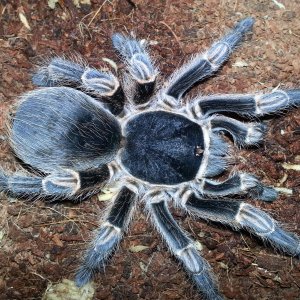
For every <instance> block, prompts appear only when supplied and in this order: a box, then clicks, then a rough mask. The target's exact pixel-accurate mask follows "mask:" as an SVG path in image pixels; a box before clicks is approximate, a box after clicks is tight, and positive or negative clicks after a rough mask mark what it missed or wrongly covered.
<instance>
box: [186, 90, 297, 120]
mask: <svg viewBox="0 0 300 300" xmlns="http://www.w3.org/2000/svg"><path fill="white" fill-rule="evenodd" d="M291 106H300V89H294V90H285V91H284V90H275V91H273V92H271V93H266V94H259V93H257V94H231V95H213V96H204V97H198V98H196V99H194V100H193V101H191V102H189V103H188V104H187V111H188V112H189V113H190V114H191V115H192V116H193V117H194V118H196V119H202V118H203V116H208V115H211V114H214V113H218V112H234V113H237V114H240V115H246V116H262V115H266V114H270V113H275V112H278V111H280V110H283V109H286V108H289V107H291Z"/></svg>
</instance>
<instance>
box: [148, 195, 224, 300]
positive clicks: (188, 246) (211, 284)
mask: <svg viewBox="0 0 300 300" xmlns="http://www.w3.org/2000/svg"><path fill="white" fill-rule="evenodd" d="M149 211H150V214H151V216H152V219H153V222H154V224H155V226H156V228H157V229H158V231H159V232H160V233H161V235H162V236H163V238H164V239H165V241H166V243H167V245H168V246H169V248H170V250H171V251H172V253H174V255H175V256H176V257H177V258H178V259H179V261H181V262H182V264H183V266H184V267H185V269H186V270H187V272H188V273H189V274H190V276H191V277H192V278H193V280H194V282H195V283H196V285H197V287H198V288H199V290H200V291H201V293H202V294H203V295H204V297H205V299H209V300H220V299H223V298H222V297H221V295H220V293H219V292H218V288H217V285H216V282H215V280H214V278H213V275H212V273H211V268H210V266H209V264H208V262H207V261H206V260H205V259H204V258H202V257H201V256H200V255H199V253H198V251H197V249H196V248H195V246H194V242H193V241H192V240H191V239H190V238H189V237H188V236H187V234H186V233H185V232H184V231H183V230H182V229H181V228H180V227H179V226H178V224H177V223H176V222H175V220H174V219H173V217H172V215H171V213H170V211H169V209H168V207H167V204H166V202H165V201H163V200H162V201H159V202H154V203H151V204H149Z"/></svg>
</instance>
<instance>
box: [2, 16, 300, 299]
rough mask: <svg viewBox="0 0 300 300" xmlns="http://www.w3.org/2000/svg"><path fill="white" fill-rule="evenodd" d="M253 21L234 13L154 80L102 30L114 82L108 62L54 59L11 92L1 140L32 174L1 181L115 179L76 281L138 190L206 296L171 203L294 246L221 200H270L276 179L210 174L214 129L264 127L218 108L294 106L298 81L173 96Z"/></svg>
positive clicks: (141, 51) (216, 63)
mask: <svg viewBox="0 0 300 300" xmlns="http://www.w3.org/2000/svg"><path fill="white" fill-rule="evenodd" d="M253 23H254V20H253V19H252V18H246V19H244V20H241V21H240V22H239V23H237V24H236V26H235V27H234V28H233V29H232V30H231V31H230V32H229V33H228V34H226V35H225V36H224V37H222V38H221V39H220V40H219V41H217V42H215V43H214V44H213V45H212V46H211V48H209V49H208V50H207V51H206V52H204V53H202V54H198V55H196V56H195V57H193V58H192V59H191V60H190V61H189V62H188V63H187V64H185V65H184V66H182V67H181V68H179V69H178V70H177V71H176V72H175V73H174V74H172V75H171V77H170V78H169V80H168V81H167V83H166V84H165V85H164V86H163V87H161V88H160V89H157V88H156V85H157V82H156V81H157V78H158V69H157V68H156V67H155V65H154V63H153V62H152V60H151V58H150V56H149V54H148V51H147V47H146V44H145V42H144V41H138V40H136V39H135V38H134V37H128V36H125V35H122V34H115V35H113V37H112V41H113V46H114V48H115V49H116V50H117V51H118V53H119V55H120V57H121V58H122V59H123V61H124V62H125V65H126V68H127V69H126V70H127V71H126V72H125V74H124V78H123V88H122V86H121V84H120V82H119V81H118V79H117V77H116V76H114V75H113V74H112V73H111V72H104V71H100V70H97V69H94V68H91V67H89V66H87V65H84V64H80V63H75V62H72V61H69V60H67V59H63V58H59V57H55V58H53V59H51V60H50V62H49V63H48V64H47V65H45V66H43V67H40V68H39V69H38V70H37V72H36V73H35V74H34V75H33V83H34V84H35V85H37V86H40V87H44V88H40V89H37V90H34V91H32V92H30V93H28V94H25V95H24V96H23V97H22V98H21V101H20V103H19V105H18V108H17V111H16V113H15V116H14V120H13V124H12V128H11V145H12V148H13V150H14V152H15V154H16V156H17V157H18V158H19V159H20V160H21V161H23V162H24V163H25V164H26V165H28V166H29V167H30V168H32V169H33V170H36V171H38V172H39V173H33V174H31V176H29V175H28V176H26V175H20V174H12V175H8V174H7V173H5V172H4V171H2V172H0V190H1V191H4V192H7V193H9V194H11V195H13V196H14V197H25V198H32V197H42V198H45V199H71V200H83V199H85V198H87V197H89V196H91V195H92V194H94V193H96V192H97V191H99V189H101V188H102V187H103V186H104V184H106V183H107V182H110V183H115V184H116V185H117V186H118V193H117V194H116V196H115V197H114V198H113V201H112V206H111V208H110V210H109V212H108V214H107V216H106V219H105V222H104V223H102V224H101V226H100V228H99V230H98V232H97V234H96V236H95V239H94V241H93V242H92V244H91V246H90V248H89V249H88V250H87V252H86V254H85V256H84V261H83V263H82V265H81V267H80V269H79V270H78V272H77V274H76V283H77V285H78V286H83V285H84V284H86V283H87V282H88V281H90V280H91V279H92V277H93V274H94V273H95V272H96V271H97V270H99V269H102V268H103V266H104V264H105V262H106V260H107V258H108V257H109V256H110V255H111V254H112V252H113V250H114V249H115V248H116V246H117V245H118V243H119V242H120V240H121V237H122V234H123V232H124V231H125V230H126V228H127V226H128V224H129V221H130V218H131V216H132V212H133V210H134V207H135V203H136V202H138V201H142V200H143V202H144V203H145V207H146V209H147V211H148V213H149V215H150V217H151V220H152V222H153V223H154V225H155V227H156V228H157V229H158V231H159V232H160V234H161V235H162V237H163V238H164V240H165V242H166V244H167V245H168V247H169V248H170V250H171V252H172V253H173V254H174V255H175V256H176V258H177V259H178V260H179V261H180V262H181V263H182V265H183V267H184V268H185V269H186V271H187V273H188V274H189V275H190V277H191V278H192V279H193V281H194V282H195V284H196V286H197V287H198V288H199V290H200V292H201V293H202V294H203V296H204V297H205V298H206V299H222V296H221V294H220V293H219V291H218V288H217V284H216V281H215V279H214V276H213V275H212V272H211V268H210V266H209V264H208V263H207V262H206V260H205V259H203V258H202V257H201V256H200V254H199V253H198V251H197V250H196V247H195V243H194V242H193V240H192V239H191V238H190V237H189V236H188V234H187V233H186V232H185V231H184V230H182V229H181V228H180V227H179V226H178V224H177V223H176V222H175V220H174V219H173V217H172V215H171V213H170V211H169V208H168V206H169V203H171V202H173V203H174V204H175V205H176V206H177V207H180V208H182V209H184V210H185V211H186V212H187V213H191V214H193V215H196V216H198V217H200V218H202V219H205V220H211V221H217V222H221V223H223V224H226V225H229V226H232V227H233V228H234V229H241V228H243V229H246V230H248V231H249V232H251V233H253V234H255V235H256V236H258V237H260V238H262V239H263V240H265V241H267V242H269V243H270V244H272V246H274V247H275V248H277V249H280V250H282V251H283V252H284V253H286V254H288V255H291V256H299V255H300V243H299V242H300V239H299V237H298V236H296V235H294V234H292V233H289V232H286V231H285V230H283V229H282V228H281V227H280V226H279V225H278V223H277V222H276V221H275V220H274V219H273V218H272V217H271V216H269V215H268V214H266V213H265V212H263V211H261V210H260V209H258V208H255V207H254V206H252V205H250V204H248V203H245V202H242V201H239V200H229V199H226V198H224V197H225V196H229V195H239V194H244V195H246V196H249V197H251V198H255V199H261V200H263V201H273V200H274V199H275V198H276V197H277V192H276V191H275V189H273V188H272V187H267V186H265V185H263V184H262V183H261V182H260V181H259V180H258V179H257V178H256V177H255V176H253V175H250V174H246V173H235V174H233V175H231V176H230V177H228V179H226V180H224V181H218V180H214V179H212V178H213V177H216V176H218V175H220V174H221V173H223V172H224V171H225V170H226V169H227V168H228V157H229V154H228V151H229V143H228V141H227V140H226V139H224V136H223V135H222V134H223V133H227V134H229V135H230V136H231V137H232V139H233V141H234V143H235V145H237V146H240V147H244V146H251V145H256V144H258V143H260V142H261V141H262V139H263V136H264V132H265V125H264V124H262V123H259V122H257V123H256V122H242V121H240V120H237V119H234V118H231V117H229V116H228V113H231V114H235V115H240V116H242V117H244V118H251V117H260V116H264V115H266V114H269V113H275V112H278V111H279V110H283V109H286V108H288V107H291V106H299V105H300V90H299V89H298V90H297V89H296V90H285V91H284V90H279V89H277V90H274V91H273V92H271V93H265V94H262V93H255V94H231V95H211V96H199V97H196V98H195V99H193V100H192V101H188V103H187V104H186V105H185V106H183V105H182V99H183V96H184V95H185V94H186V93H187V92H188V91H189V90H190V88H191V87H193V86H194V85H195V84H196V83H197V82H199V81H201V80H203V79H204V78H207V77H208V76H211V75H212V74H214V73H215V72H216V71H217V70H218V69H219V68H220V66H221V65H222V64H223V63H224V62H225V61H226V60H227V59H228V57H229V55H230V54H231V53H232V51H233V50H234V49H235V48H236V47H237V46H238V44H239V43H240V42H241V41H242V40H243V38H244V36H245V35H246V34H247V32H250V31H251V29H252V26H253ZM156 90H158V92H156ZM125 99H127V100H128V101H127V102H125ZM217 113H220V114H217ZM221 113H223V114H221ZM37 174H38V175H37ZM220 198H222V199H220ZM216 199H217V200H216Z"/></svg>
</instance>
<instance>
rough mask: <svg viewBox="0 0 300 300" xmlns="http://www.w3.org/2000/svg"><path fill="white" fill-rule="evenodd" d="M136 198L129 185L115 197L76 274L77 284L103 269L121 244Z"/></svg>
mask: <svg viewBox="0 0 300 300" xmlns="http://www.w3.org/2000/svg"><path fill="white" fill-rule="evenodd" d="M135 198H136V195H135V194H134V193H133V192H132V191H131V190H130V189H128V188H127V187H123V188H122V189H121V190H120V191H119V193H118V194H117V196H116V197H115V198H114V200H113V206H112V207H111V209H110V211H109V214H108V216H107V218H106V220H105V222H104V223H103V224H102V225H101V227H100V229H99V230H98V232H97V234H96V236H95V238H94V240H93V242H92V245H91V246H90V248H89V249H88V251H87V252H86V254H85V257H84V261H83V264H82V265H81V267H80V268H79V270H78V272H77V274H76V279H75V280H76V284H77V286H79V287H81V286H83V285H85V284H86V283H88V282H89V281H90V280H91V279H92V277H93V275H94V274H95V273H96V272H97V271H99V270H101V269H103V267H104V264H105V262H106V260H107V259H108V258H109V256H110V255H111V254H112V252H113V251H114V249H115V248H116V246H117V245H118V244H119V242H120V240H121V238H122V234H123V232H124V230H125V229H126V227H127V226H128V224H129V220H130V217H131V215H132V211H133V207H134V201H135Z"/></svg>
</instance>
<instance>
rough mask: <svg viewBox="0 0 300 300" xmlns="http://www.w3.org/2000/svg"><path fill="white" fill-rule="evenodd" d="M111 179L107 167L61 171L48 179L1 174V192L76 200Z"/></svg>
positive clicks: (13, 194)
mask: <svg viewBox="0 0 300 300" xmlns="http://www.w3.org/2000/svg"><path fill="white" fill-rule="evenodd" d="M108 178H109V169H108V167H107V166H106V165H105V166H103V167H101V168H99V169H93V170H88V171H79V172H76V171H73V170H61V171H57V172H53V173H51V174H50V175H48V176H46V177H38V176H34V177H29V176H20V175H12V176H9V175H6V174H4V173H0V192H1V191H3V192H5V193H8V194H9V195H11V196H13V197H17V198H18V197H27V198H28V197H29V198H36V197H40V198H46V199H49V198H50V199H54V200H55V199H61V198H63V199H70V200H72V199H74V200H77V199H78V198H79V199H80V198H82V197H84V194H85V193H86V194H91V193H93V190H95V189H96V188H97V187H98V188H99V185H100V184H101V183H103V182H105V181H106V180H108Z"/></svg>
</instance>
